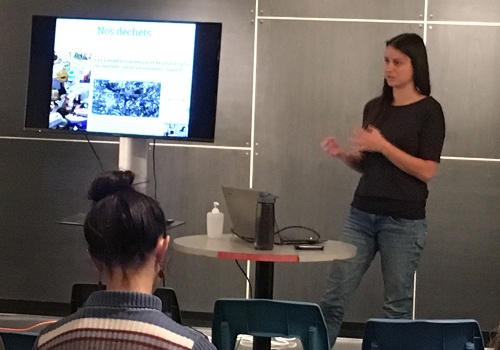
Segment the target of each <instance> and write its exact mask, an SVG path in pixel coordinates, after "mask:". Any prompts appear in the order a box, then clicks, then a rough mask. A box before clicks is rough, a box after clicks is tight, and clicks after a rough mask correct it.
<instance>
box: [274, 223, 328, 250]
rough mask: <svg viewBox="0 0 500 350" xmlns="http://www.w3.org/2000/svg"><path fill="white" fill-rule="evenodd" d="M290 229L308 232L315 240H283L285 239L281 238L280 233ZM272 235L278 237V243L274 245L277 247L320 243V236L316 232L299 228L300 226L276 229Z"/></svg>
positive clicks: (303, 227)
mask: <svg viewBox="0 0 500 350" xmlns="http://www.w3.org/2000/svg"><path fill="white" fill-rule="evenodd" d="M290 229H301V230H306V231H309V232H311V233H312V234H314V235H315V239H314V238H313V237H309V238H302V239H285V238H283V237H282V235H281V233H282V232H283V231H286V230H290ZM274 234H275V235H278V238H279V242H275V244H278V245H284V244H295V243H318V242H320V241H321V236H320V234H319V233H318V232H317V231H315V230H313V229H312V228H310V227H306V226H301V225H292V226H287V227H283V228H282V229H278V230H277V231H276V232H275V233H274Z"/></svg>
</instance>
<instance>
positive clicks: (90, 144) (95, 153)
mask: <svg viewBox="0 0 500 350" xmlns="http://www.w3.org/2000/svg"><path fill="white" fill-rule="evenodd" d="M83 135H84V136H85V139H86V140H87V143H88V144H89V146H90V148H92V152H94V155H95V157H96V158H97V161H98V162H99V166H100V167H101V171H104V168H103V166H102V163H101V159H100V158H99V156H98V155H97V152H96V151H95V149H94V146H92V142H90V140H89V137H88V136H87V133H84V134H83Z"/></svg>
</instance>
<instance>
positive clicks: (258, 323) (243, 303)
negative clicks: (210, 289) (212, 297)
mask: <svg viewBox="0 0 500 350" xmlns="http://www.w3.org/2000/svg"><path fill="white" fill-rule="evenodd" d="M239 334H249V335H253V336H258V337H297V338H299V339H300V341H301V342H302V347H303V349H304V350H330V343H329V340H328V333H327V329H326V324H325V319H324V317H323V313H322V312H321V309H320V308H319V306H318V305H317V304H313V303H306V302H296V301H284V300H269V299H219V300H217V301H216V302H215V306H214V317H213V321H212V342H213V343H214V345H215V347H216V348H217V349H218V350H234V346H235V344H236V337H237V336H238V335H239Z"/></svg>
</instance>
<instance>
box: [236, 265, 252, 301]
mask: <svg viewBox="0 0 500 350" xmlns="http://www.w3.org/2000/svg"><path fill="white" fill-rule="evenodd" d="M234 262H235V263H236V265H238V268H239V269H240V271H241V272H242V273H243V276H245V278H246V280H247V281H248V285H249V287H250V298H253V292H252V282H250V279H249V278H248V276H247V273H246V272H245V270H243V268H242V267H241V265H240V263H239V261H238V260H235V261H234Z"/></svg>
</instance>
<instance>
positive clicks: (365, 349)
mask: <svg viewBox="0 0 500 350" xmlns="http://www.w3.org/2000/svg"><path fill="white" fill-rule="evenodd" d="M375 349H377V350H424V349H425V350H484V343H483V336H482V334H481V329H480V328H479V324H478V323H477V322H476V321H475V320H400V319H398V320H394V319H379V318H372V319H369V320H368V321H367V322H366V325H365V333H364V336H363V345H362V350H375Z"/></svg>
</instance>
